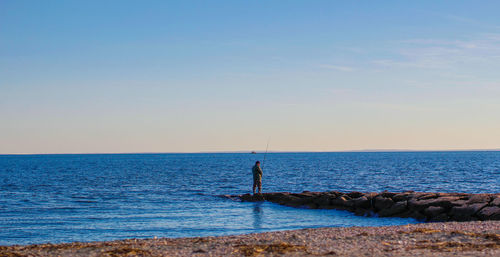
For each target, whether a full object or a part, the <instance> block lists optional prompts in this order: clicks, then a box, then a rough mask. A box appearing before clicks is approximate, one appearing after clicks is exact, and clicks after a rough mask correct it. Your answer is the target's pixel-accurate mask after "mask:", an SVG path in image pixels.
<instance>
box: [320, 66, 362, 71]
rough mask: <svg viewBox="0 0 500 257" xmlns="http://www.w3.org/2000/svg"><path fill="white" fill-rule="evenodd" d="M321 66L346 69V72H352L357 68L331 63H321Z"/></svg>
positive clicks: (340, 69)
mask: <svg viewBox="0 0 500 257" xmlns="http://www.w3.org/2000/svg"><path fill="white" fill-rule="evenodd" d="M320 67H321V68H324V69H330V70H336V71H344V72H351V71H355V70H356V69H355V68H353V67H349V66H340V65H330V64H325V65H321V66H320Z"/></svg>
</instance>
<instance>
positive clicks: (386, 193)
mask: <svg viewBox="0 0 500 257" xmlns="http://www.w3.org/2000/svg"><path fill="white" fill-rule="evenodd" d="M380 195H381V196H382V197H386V198H392V197H393V196H395V195H396V193H391V192H387V191H384V192H382V193H380Z"/></svg>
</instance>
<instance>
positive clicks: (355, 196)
mask: <svg viewBox="0 0 500 257" xmlns="http://www.w3.org/2000/svg"><path fill="white" fill-rule="evenodd" d="M364 195H365V194H363V193H361V192H356V191H354V192H350V193H348V194H347V196H349V197H350V198H352V199H354V198H359V197H361V196H364Z"/></svg>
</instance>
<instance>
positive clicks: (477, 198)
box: [467, 194, 491, 204]
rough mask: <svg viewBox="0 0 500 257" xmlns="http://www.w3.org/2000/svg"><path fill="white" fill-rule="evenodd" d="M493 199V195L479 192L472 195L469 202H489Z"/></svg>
mask: <svg viewBox="0 0 500 257" xmlns="http://www.w3.org/2000/svg"><path fill="white" fill-rule="evenodd" d="M490 200H491V197H490V196H489V195H487V194H477V195H472V196H471V197H470V198H469V200H468V201H467V204H473V203H489V202H490Z"/></svg>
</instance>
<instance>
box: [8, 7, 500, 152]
mask: <svg viewBox="0 0 500 257" xmlns="http://www.w3.org/2000/svg"><path fill="white" fill-rule="evenodd" d="M499 13H500V2H499V1H123V0H121V1H34V0H33V1H22V0H0V153H87V152H198V151H237V150H259V149H263V148H265V145H266V143H267V140H268V138H271V146H270V149H271V150H285V151H339V150H359V149H416V150H424V149H427V150H432V149H492V148H500V115H499V114H500V72H499V71H500V18H499V15H498V14H499Z"/></svg>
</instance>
